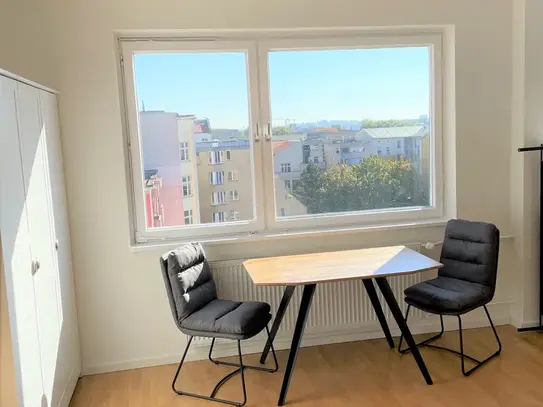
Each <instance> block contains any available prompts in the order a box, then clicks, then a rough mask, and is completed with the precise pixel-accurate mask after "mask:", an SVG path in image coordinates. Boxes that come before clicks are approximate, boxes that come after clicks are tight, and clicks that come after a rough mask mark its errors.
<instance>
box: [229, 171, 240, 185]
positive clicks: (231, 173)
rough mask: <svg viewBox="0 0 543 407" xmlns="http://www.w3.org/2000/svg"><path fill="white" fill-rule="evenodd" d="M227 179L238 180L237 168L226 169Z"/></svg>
mask: <svg viewBox="0 0 543 407" xmlns="http://www.w3.org/2000/svg"><path fill="white" fill-rule="evenodd" d="M228 181H231V182H236V181H239V173H238V170H230V171H228Z"/></svg>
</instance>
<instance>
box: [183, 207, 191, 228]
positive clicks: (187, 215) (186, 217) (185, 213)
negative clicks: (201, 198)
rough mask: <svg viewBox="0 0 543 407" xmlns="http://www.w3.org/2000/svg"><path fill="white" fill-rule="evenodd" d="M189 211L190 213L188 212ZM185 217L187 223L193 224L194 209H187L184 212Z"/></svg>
mask: <svg viewBox="0 0 543 407" xmlns="http://www.w3.org/2000/svg"><path fill="white" fill-rule="evenodd" d="M187 212H188V214H187ZM183 218H184V220H185V225H192V224H193V222H194V216H193V212H192V209H185V210H184V212H183ZM187 219H188V220H189V221H188V222H187Z"/></svg>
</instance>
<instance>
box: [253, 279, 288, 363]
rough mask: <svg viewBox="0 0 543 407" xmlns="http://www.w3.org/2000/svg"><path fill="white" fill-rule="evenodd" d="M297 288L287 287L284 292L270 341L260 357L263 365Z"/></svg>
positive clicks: (269, 337)
mask: <svg viewBox="0 0 543 407" xmlns="http://www.w3.org/2000/svg"><path fill="white" fill-rule="evenodd" d="M295 288H296V286H294V285H291V286H287V287H286V288H285V291H284V292H283V298H282V299H281V303H280V304H279V309H278V310H277V314H276V315H275V319H274V320H273V325H272V329H271V331H270V335H269V336H268V340H267V341H266V346H264V350H263V351H262V356H260V363H261V364H264V363H266V358H267V357H268V353H269V352H270V347H271V344H272V342H273V341H274V339H275V335H277V331H278V330H279V327H280V326H281V322H282V321H283V317H284V316H285V312H286V311H287V308H288V304H289V303H290V299H291V298H292V295H293V294H294V289H295Z"/></svg>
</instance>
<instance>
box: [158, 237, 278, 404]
mask: <svg viewBox="0 0 543 407" xmlns="http://www.w3.org/2000/svg"><path fill="white" fill-rule="evenodd" d="M160 266H161V269H162V274H163V277H164V283H165V285H166V291H167V293H168V299H169V301H170V308H171V311H172V316H173V319H174V321H175V324H176V325H177V327H178V328H179V330H180V331H181V332H183V333H184V334H186V335H188V336H189V339H188V343H187V346H186V348H185V351H184V353H183V356H182V358H181V362H180V363H179V367H178V368H177V372H176V373H175V377H174V379H173V382H172V389H173V391H174V392H175V393H177V394H179V395H185V396H190V397H196V398H200V399H205V400H210V401H216V402H220V403H225V404H231V405H235V406H243V405H244V404H245V403H246V402H247V392H246V389H245V376H244V372H243V371H244V370H245V369H254V370H261V371H265V372H270V373H273V372H276V371H277V367H278V366H277V358H276V355H275V350H274V349H273V347H272V354H273V359H274V362H275V367H274V368H272V369H267V368H264V367H259V366H247V365H244V364H243V359H242V354H241V343H240V341H241V340H244V339H249V338H252V337H253V336H255V335H257V334H259V333H260V332H261V331H262V330H264V329H266V332H267V334H268V338H269V335H270V333H269V330H268V326H267V325H268V322H269V321H270V319H271V314H270V305H269V304H266V303H265V302H254V301H246V302H237V301H229V300H221V299H218V298H217V289H216V287H215V282H214V281H213V276H212V275H211V270H210V267H209V264H208V262H207V260H206V257H205V253H204V250H203V248H202V246H201V245H200V244H199V243H190V244H186V245H184V246H181V247H179V248H178V249H176V250H173V251H171V252H168V253H166V254H165V255H164V256H162V257H161V259H160ZM195 336H198V337H206V338H212V341H211V347H210V349H209V356H208V357H209V360H210V361H212V362H213V363H215V364H217V365H225V366H233V367H236V368H237V369H236V370H234V371H233V372H231V373H229V374H228V375H226V376H225V377H224V378H223V379H222V380H220V381H219V383H217V385H216V386H215V388H214V389H213V391H212V392H211V395H210V396H209V397H208V396H203V395H199V394H194V393H187V392H184V391H181V390H177V388H176V382H177V378H178V376H179V372H180V371H181V367H182V366H183V362H184V360H185V357H186V355H187V351H188V350H189V347H190V344H191V342H192V339H193V337H195ZM216 338H226V339H233V340H236V341H237V343H238V355H239V364H237V363H230V362H221V361H218V360H215V359H213V358H212V352H213V346H214V345H215V339H216ZM270 342H271V341H270ZM238 373H241V384H242V390H243V401H241V402H236V401H231V400H225V399H220V398H217V397H215V396H216V394H217V392H218V391H219V389H220V387H221V386H222V385H223V384H224V383H226V382H227V381H228V379H230V378H232V377H233V376H235V375H236V374H238Z"/></svg>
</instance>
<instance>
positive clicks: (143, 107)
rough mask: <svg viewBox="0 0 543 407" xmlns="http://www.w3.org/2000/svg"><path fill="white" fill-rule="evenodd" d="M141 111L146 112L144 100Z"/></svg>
mask: <svg viewBox="0 0 543 407" xmlns="http://www.w3.org/2000/svg"><path fill="white" fill-rule="evenodd" d="M141 111H142V112H145V101H144V100H142V101H141Z"/></svg>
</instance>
